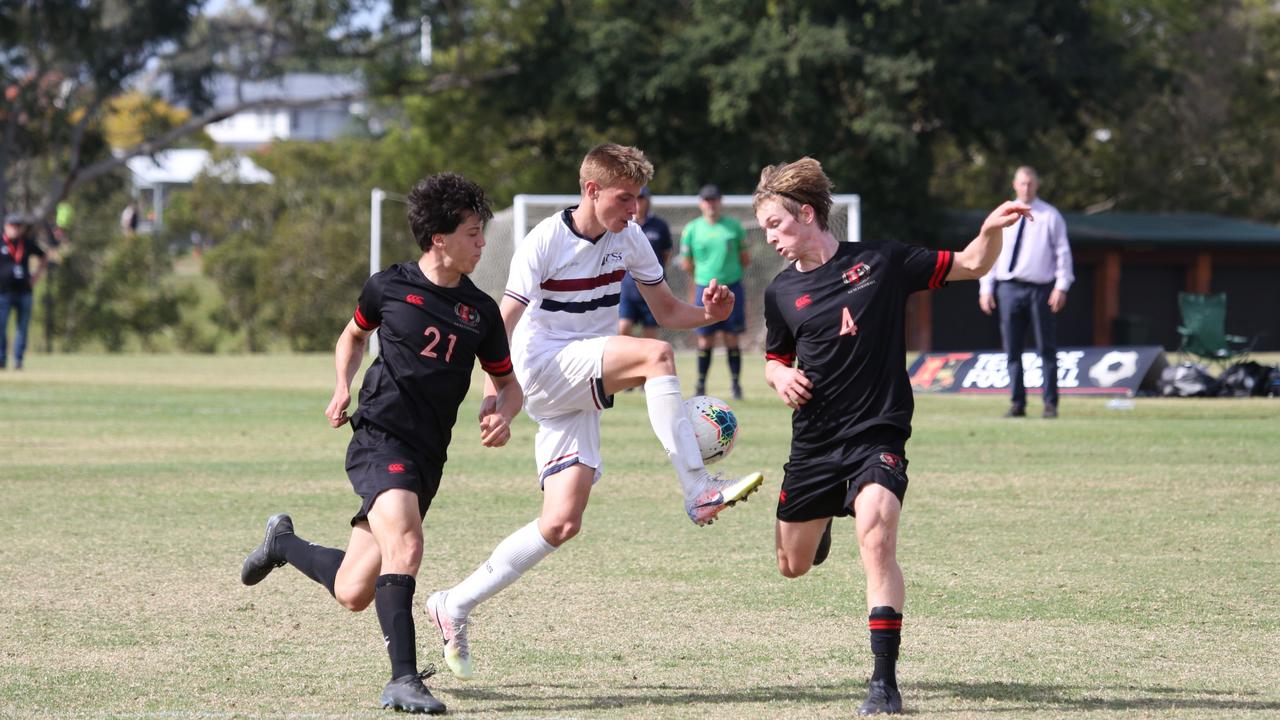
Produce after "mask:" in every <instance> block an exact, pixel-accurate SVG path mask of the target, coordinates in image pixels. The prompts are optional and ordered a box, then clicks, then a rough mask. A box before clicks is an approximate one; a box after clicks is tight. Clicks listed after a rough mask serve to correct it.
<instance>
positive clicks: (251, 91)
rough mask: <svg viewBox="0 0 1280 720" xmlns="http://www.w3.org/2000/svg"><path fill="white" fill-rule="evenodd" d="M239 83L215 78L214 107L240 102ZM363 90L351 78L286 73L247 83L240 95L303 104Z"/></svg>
mask: <svg viewBox="0 0 1280 720" xmlns="http://www.w3.org/2000/svg"><path fill="white" fill-rule="evenodd" d="M237 82H238V81H237V79H236V78H235V77H233V76H231V75H218V76H215V77H214V78H213V81H212V86H211V89H212V91H213V98H214V101H213V104H214V107H227V106H229V105H235V104H236V103H238V102H240V100H239V99H238V98H237V97H236V83H237ZM363 87H364V83H362V82H360V81H359V80H358V79H356V78H353V77H350V76H347V75H324V74H321V73H286V74H285V75H282V76H280V77H278V78H269V79H266V80H245V81H243V82H242V83H241V85H240V94H241V96H242V97H243V100H244V101H245V102H254V101H257V100H283V101H292V102H303V101H308V100H323V99H324V98H329V97H335V96H341V95H351V94H353V93H357V92H359V91H360V90H361V89H362V88H363Z"/></svg>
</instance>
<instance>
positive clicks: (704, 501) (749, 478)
mask: <svg viewBox="0 0 1280 720" xmlns="http://www.w3.org/2000/svg"><path fill="white" fill-rule="evenodd" d="M763 483H764V475H763V474H762V473H758V472H753V473H749V474H747V475H745V476H743V477H742V478H740V479H738V480H734V481H730V482H726V481H724V480H721V479H720V476H719V475H708V476H707V478H706V480H704V481H703V484H702V488H701V489H700V490H698V491H697V492H695V493H694V494H693V497H692V498H688V499H686V500H685V504H684V509H685V512H687V513H689V519H690V520H692V521H693V523H694V524H695V525H710V524H711V523H712V522H714V521H715V519H716V516H717V515H719V514H720V511H721V510H724V509H725V508H728V507H733V506H734V505H736V504H738V501H739V500H746V499H747V496H748V495H750V494H751V493H753V492H755V491H757V490H759V489H760V486H761V485H762V484H763Z"/></svg>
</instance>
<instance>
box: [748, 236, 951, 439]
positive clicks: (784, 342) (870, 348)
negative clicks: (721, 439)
mask: <svg viewBox="0 0 1280 720" xmlns="http://www.w3.org/2000/svg"><path fill="white" fill-rule="evenodd" d="M951 263H952V253H951V252H950V251H947V250H941V251H938V250H929V249H927V248H923V247H916V246H913V245H904V244H902V243H897V242H880V243H872V242H864V243H840V245H839V247H838V248H837V249H836V253H835V255H834V256H833V257H832V258H831V259H830V260H828V261H827V262H826V263H824V264H823V265H822V266H820V267H817V268H814V269H813V270H810V271H808V272H800V271H799V270H796V268H795V265H794V264H792V265H790V266H788V267H787V268H786V269H785V270H783V271H782V272H780V273H778V275H777V277H775V278H774V279H773V282H771V283H770V284H769V287H768V289H766V290H765V296H764V314H765V324H766V329H767V335H766V340H765V356H766V358H767V359H769V360H777V361H779V362H782V363H784V364H786V365H791V364H793V363H794V362H796V361H797V360H798V361H799V368H800V369H801V370H803V371H804V373H805V376H806V377H807V378H808V379H809V380H810V381H811V382H812V383H813V388H812V391H811V392H812V398H811V399H810V400H809V401H808V402H807V403H805V404H804V405H801V406H800V407H799V409H797V410H796V411H795V413H793V415H792V440H791V442H792V446H793V447H794V448H796V449H800V450H804V449H813V448H818V447H821V446H823V445H825V444H827V443H830V442H832V441H836V440H841V439H845V438H849V437H852V436H854V435H857V434H858V433H860V432H862V431H863V430H866V429H868V428H871V427H874V426H876V425H891V426H894V427H897V428H900V429H902V430H903V431H904V432H906V433H907V434H908V435H910V434H911V414H912V412H913V410H914V408H915V402H914V400H913V398H912V395H911V382H910V380H909V378H908V377H907V369H906V339H905V332H906V331H905V328H904V325H905V321H906V317H905V316H906V303H907V296H908V295H909V294H911V293H913V292H916V291H917V290H926V289H935V288H939V287H942V286H943V285H945V284H946V277H947V273H949V272H950V271H951Z"/></svg>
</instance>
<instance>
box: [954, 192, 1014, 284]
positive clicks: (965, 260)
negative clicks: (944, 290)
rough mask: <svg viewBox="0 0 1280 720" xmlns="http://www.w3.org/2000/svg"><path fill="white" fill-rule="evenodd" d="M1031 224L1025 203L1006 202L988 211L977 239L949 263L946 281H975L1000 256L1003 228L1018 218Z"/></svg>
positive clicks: (970, 242) (985, 272)
mask: <svg viewBox="0 0 1280 720" xmlns="http://www.w3.org/2000/svg"><path fill="white" fill-rule="evenodd" d="M1024 217H1025V218H1026V219H1027V221H1028V222H1031V221H1033V218H1032V217H1031V207H1030V206H1029V205H1026V204H1025V203H1020V202H1016V201H1013V200H1010V201H1009V202H1006V203H1002V204H1001V205H1000V207H998V208H996V209H995V210H992V211H991V214H990V215H988V216H987V219H986V220H984V221H983V223H982V229H981V230H980V231H978V237H976V238H974V239H973V240H971V241H969V244H968V245H967V246H965V249H964V250H961V251H960V252H958V253H956V255H955V258H954V259H953V261H952V264H951V272H949V273H947V280H948V281H952V280H977V279H978V278H980V277H982V276H983V275H986V274H987V271H988V270H990V269H991V266H992V265H994V264H995V262H996V258H998V257H1000V248H1001V247H1002V246H1003V244H1004V229H1005V228H1007V227H1009V226H1010V225H1012V224H1014V223H1016V222H1018V220H1019V219H1020V218H1024Z"/></svg>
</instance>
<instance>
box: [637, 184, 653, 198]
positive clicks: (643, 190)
mask: <svg viewBox="0 0 1280 720" xmlns="http://www.w3.org/2000/svg"><path fill="white" fill-rule="evenodd" d="M652 194H653V191H652V190H650V189H649V186H648V185H645V186H644V187H642V188H640V197H643V198H647V197H649V196H650V195H652Z"/></svg>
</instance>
